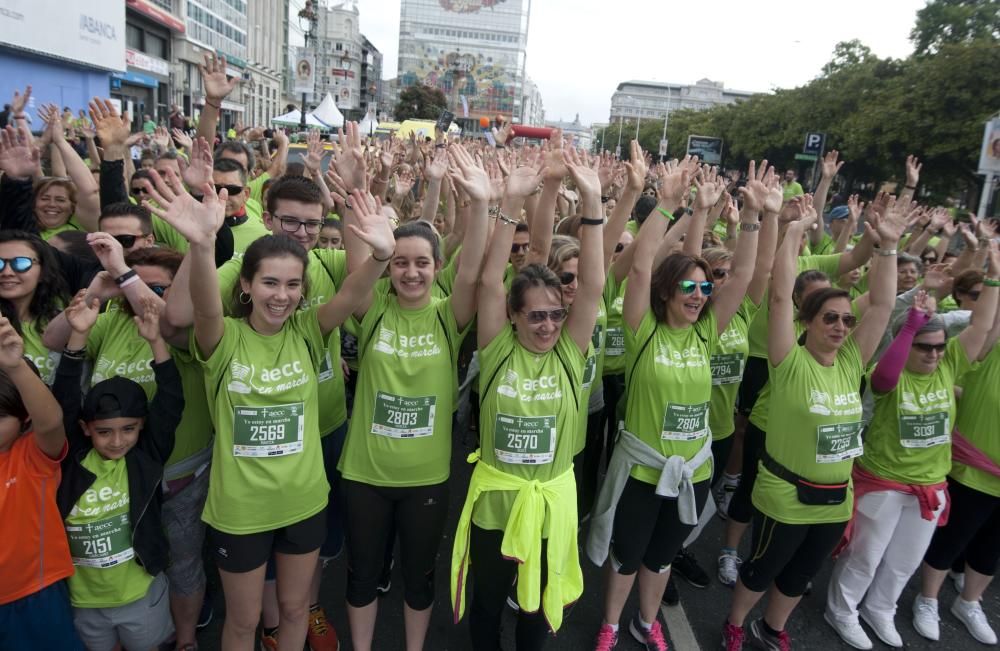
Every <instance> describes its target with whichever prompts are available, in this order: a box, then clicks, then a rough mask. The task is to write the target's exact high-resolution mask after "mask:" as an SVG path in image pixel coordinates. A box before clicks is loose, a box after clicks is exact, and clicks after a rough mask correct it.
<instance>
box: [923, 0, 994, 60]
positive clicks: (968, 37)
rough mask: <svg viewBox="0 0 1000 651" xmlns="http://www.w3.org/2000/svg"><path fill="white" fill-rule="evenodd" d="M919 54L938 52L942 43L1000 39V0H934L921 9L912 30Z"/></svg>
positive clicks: (965, 42)
mask: <svg viewBox="0 0 1000 651" xmlns="http://www.w3.org/2000/svg"><path fill="white" fill-rule="evenodd" d="M910 40H911V41H913V46H914V48H915V53H916V54H917V55H925V54H934V53H935V52H937V51H938V50H940V49H941V46H942V45H945V44H948V43H951V44H968V43H971V42H973V41H979V40H983V41H992V42H993V43H994V44H995V43H996V42H997V41H998V40H1000V3H998V2H996V0H931V1H930V2H928V3H927V6H925V7H924V8H923V9H921V10H920V11H918V12H917V24H916V25H914V26H913V30H912V31H911V32H910Z"/></svg>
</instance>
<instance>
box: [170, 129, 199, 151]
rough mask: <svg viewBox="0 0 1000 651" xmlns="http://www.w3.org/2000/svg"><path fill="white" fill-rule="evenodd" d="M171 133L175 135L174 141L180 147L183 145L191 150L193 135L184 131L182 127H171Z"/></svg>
mask: <svg viewBox="0 0 1000 651" xmlns="http://www.w3.org/2000/svg"><path fill="white" fill-rule="evenodd" d="M170 135H172V136H173V137H174V142H176V143H177V146H178V147H181V148H183V149H185V150H188V151H190V150H191V146H192V145H193V144H194V143H193V142H192V140H191V136H189V135H188V134H186V133H184V132H183V131H181V130H180V129H171V130H170Z"/></svg>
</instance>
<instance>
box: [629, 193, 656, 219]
mask: <svg viewBox="0 0 1000 651" xmlns="http://www.w3.org/2000/svg"><path fill="white" fill-rule="evenodd" d="M653 208H656V197H650V196H649V195H645V194H644V195H642V196H641V197H639V199H638V200H637V201H636V202H635V206H633V207H632V219H634V220H635V221H637V222H639V225H642V223H643V222H644V221H646V217H649V213H651V212H653Z"/></svg>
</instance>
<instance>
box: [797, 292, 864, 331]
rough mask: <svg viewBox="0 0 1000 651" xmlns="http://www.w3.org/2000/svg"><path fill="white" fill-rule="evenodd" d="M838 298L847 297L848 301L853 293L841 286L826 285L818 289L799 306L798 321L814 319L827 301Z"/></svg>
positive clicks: (803, 321)
mask: <svg viewBox="0 0 1000 651" xmlns="http://www.w3.org/2000/svg"><path fill="white" fill-rule="evenodd" d="M838 298H846V299H847V300H848V301H850V300H851V294H850V292H848V291H847V290H846V289H840V288H839V287H824V288H823V289H817V290H816V291H815V292H813V293H812V294H809V296H806V298H805V300H804V301H802V306H801V307H800V308H799V314H798V317H797V319H798V321H800V322H802V323H806V322H808V321H812V320H813V319H815V318H816V315H818V314H819V312H820V310H822V309H823V306H824V305H825V304H826V302H827V301H832V300H835V299H838Z"/></svg>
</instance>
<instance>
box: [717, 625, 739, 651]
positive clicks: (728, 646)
mask: <svg viewBox="0 0 1000 651" xmlns="http://www.w3.org/2000/svg"><path fill="white" fill-rule="evenodd" d="M722 648H723V649H724V650H725V651H743V627H742V626H736V625H735V624H730V623H729V622H726V623H725V624H723V625H722Z"/></svg>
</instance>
